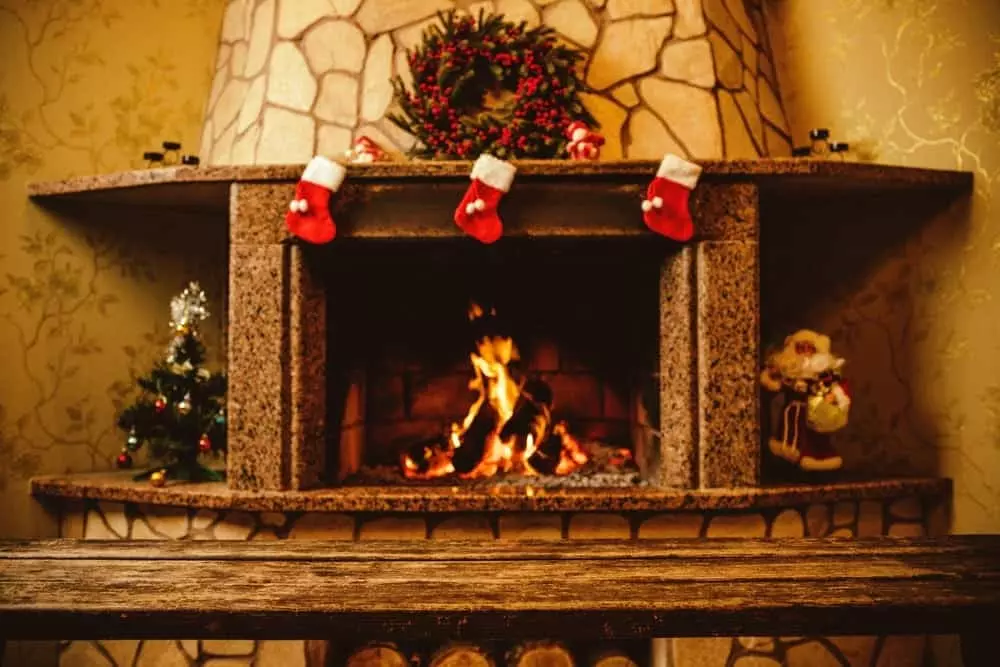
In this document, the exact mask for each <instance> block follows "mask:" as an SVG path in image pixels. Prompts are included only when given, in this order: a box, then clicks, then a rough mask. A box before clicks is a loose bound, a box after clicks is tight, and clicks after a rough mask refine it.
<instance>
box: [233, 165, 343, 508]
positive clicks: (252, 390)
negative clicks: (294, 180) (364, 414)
mask: <svg viewBox="0 0 1000 667" xmlns="http://www.w3.org/2000/svg"><path fill="white" fill-rule="evenodd" d="M292 187H293V186H291V185H288V184H235V185H233V186H232V190H231V206H230V211H231V214H230V251H229V275H230V285H229V293H230V299H229V338H230V340H229V350H230V352H229V394H228V399H227V400H228V412H229V433H228V440H229V452H228V456H227V470H228V478H229V486H230V488H233V489H240V490H248V491H259V490H271V491H278V490H289V489H304V488H308V487H311V486H317V485H319V484H320V482H321V481H322V473H323V469H324V460H325V445H324V440H323V435H324V430H325V426H324V420H325V413H326V395H325V387H326V383H325V382H324V380H323V377H324V374H325V364H326V358H325V355H326V308H325V295H324V292H323V290H322V287H321V286H320V285H319V284H318V283H317V282H315V281H314V280H313V279H312V276H311V274H310V273H309V269H308V266H307V265H306V260H305V257H304V256H303V253H302V251H301V249H300V248H299V247H296V246H293V245H290V244H288V243H285V241H286V237H287V234H286V232H285V231H284V225H283V223H282V218H283V215H284V205H285V203H286V202H287V201H289V199H290V198H291V194H292Z"/></svg>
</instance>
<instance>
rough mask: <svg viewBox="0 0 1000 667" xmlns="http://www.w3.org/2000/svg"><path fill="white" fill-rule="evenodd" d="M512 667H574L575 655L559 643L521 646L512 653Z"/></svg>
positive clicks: (510, 662) (510, 663) (538, 643)
mask: <svg viewBox="0 0 1000 667" xmlns="http://www.w3.org/2000/svg"><path fill="white" fill-rule="evenodd" d="M507 664H509V665H511V667H574V663H573V655H572V654H571V653H570V652H569V649H568V648H566V647H565V646H564V645H562V644H560V643H559V642H552V641H537V642H528V643H525V644H521V645H520V646H518V647H517V648H515V649H513V650H512V651H511V652H510V659H509V660H508V663H507Z"/></svg>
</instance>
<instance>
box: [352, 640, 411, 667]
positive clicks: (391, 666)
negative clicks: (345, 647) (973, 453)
mask: <svg viewBox="0 0 1000 667" xmlns="http://www.w3.org/2000/svg"><path fill="white" fill-rule="evenodd" d="M409 664H410V663H409V661H408V660H407V659H406V657H405V656H404V655H403V654H402V653H400V652H399V650H398V649H397V648H396V647H395V646H392V645H389V644H380V645H378V646H365V647H364V648H360V649H358V650H357V651H355V652H354V653H352V654H351V657H350V658H348V659H347V663H346V665H347V667H408V665H409Z"/></svg>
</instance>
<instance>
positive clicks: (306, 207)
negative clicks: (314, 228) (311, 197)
mask: <svg viewBox="0 0 1000 667" xmlns="http://www.w3.org/2000/svg"><path fill="white" fill-rule="evenodd" d="M308 210H309V202H307V201H306V200H305V199H300V200H299V213H305V212H306V211H308Z"/></svg>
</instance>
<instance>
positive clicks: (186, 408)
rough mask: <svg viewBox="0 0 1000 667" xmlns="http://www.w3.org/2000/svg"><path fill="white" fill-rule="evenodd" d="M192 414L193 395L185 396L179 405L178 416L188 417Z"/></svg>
mask: <svg viewBox="0 0 1000 667" xmlns="http://www.w3.org/2000/svg"><path fill="white" fill-rule="evenodd" d="M189 412H191V394H184V398H182V399H181V400H180V402H178V403H177V414H179V415H186V414H187V413H189Z"/></svg>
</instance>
